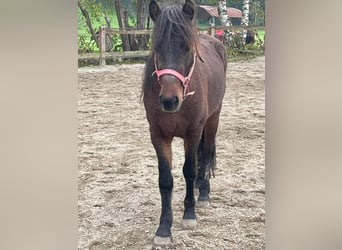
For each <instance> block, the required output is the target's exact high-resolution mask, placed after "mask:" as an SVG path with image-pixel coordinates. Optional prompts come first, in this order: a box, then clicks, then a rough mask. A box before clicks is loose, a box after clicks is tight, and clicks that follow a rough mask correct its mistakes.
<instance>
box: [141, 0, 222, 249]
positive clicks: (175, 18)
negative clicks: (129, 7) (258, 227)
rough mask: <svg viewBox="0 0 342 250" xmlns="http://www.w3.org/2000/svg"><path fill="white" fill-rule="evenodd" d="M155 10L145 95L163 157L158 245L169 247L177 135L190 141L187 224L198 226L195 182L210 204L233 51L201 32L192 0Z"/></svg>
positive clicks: (156, 145)
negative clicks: (228, 53)
mask: <svg viewBox="0 0 342 250" xmlns="http://www.w3.org/2000/svg"><path fill="white" fill-rule="evenodd" d="M149 13H150V17H151V19H152V21H153V22H154V28H153V34H152V46H151V53H150V55H149V58H148V59H147V62H146V65H145V71H144V77H143V84H142V99H143V103H144V107H145V110H146V118H147V120H148V123H149V129H150V137H151V142H152V145H153V147H154V149H155V151H156V154H157V158H158V170H159V190H160V195H161V205H162V208H161V216H160V224H159V227H158V229H157V231H156V233H155V237H154V243H155V244H157V245H164V244H170V243H171V226H172V220H173V218H172V208H171V194H172V189H173V177H172V173H171V166H172V151H171V143H172V140H173V138H174V137H180V138H183V140H184V151H185V162H184V165H183V175H184V177H185V182H186V194H185V199H184V215H183V220H182V224H183V226H184V227H185V228H190V229H191V228H194V227H195V226H196V224H197V219H196V215H195V204H196V201H195V198H194V188H195V182H196V184H197V185H198V188H199V197H198V200H197V202H198V203H199V202H203V203H207V204H208V203H209V200H210V197H209V193H210V183H209V179H210V177H211V175H212V174H214V172H213V171H214V168H215V164H216V148H215V137H216V132H217V128H218V123H219V115H220V111H221V106H222V100H223V97H224V93H225V89H226V68H227V55H226V50H225V47H224V46H223V45H222V43H221V42H220V41H219V40H217V39H215V38H213V37H211V36H209V35H205V34H198V33H197V32H196V30H195V28H194V26H193V20H194V15H195V4H194V3H193V2H192V1H191V0H186V1H185V3H184V5H169V6H165V7H163V8H161V7H160V6H159V5H158V4H157V2H156V1H155V0H152V1H151V2H150V3H149Z"/></svg>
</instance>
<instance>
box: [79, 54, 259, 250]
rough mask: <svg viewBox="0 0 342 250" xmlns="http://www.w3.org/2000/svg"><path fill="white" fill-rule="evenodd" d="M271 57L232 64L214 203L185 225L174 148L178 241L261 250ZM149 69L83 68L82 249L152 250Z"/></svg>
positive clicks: (155, 218)
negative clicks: (145, 90) (145, 97)
mask: <svg viewBox="0 0 342 250" xmlns="http://www.w3.org/2000/svg"><path fill="white" fill-rule="evenodd" d="M264 65H265V58H264V57H257V58H255V59H252V60H249V61H241V62H232V63H229V64H228V72H227V82H228V86H227V92H226V95H225V98H224V102H223V108H222V112H221V118H220V124H219V130H218V134H217V170H216V177H215V178H213V179H212V180H211V183H212V184H211V199H212V201H211V205H210V207H209V208H199V209H197V216H198V219H199V224H198V226H197V228H196V229H195V230H184V229H182V227H181V218H182V215H183V199H184V195H185V181H184V177H183V174H182V165H183V160H184V156H183V144H182V140H181V139H178V138H176V139H175V140H174V142H173V157H174V160H173V170H172V172H173V176H174V190H173V202H172V204H173V209H174V224H173V227H172V237H173V241H172V244H171V245H170V246H169V247H167V248H166V249H265V159H264V157H265V147H264V144H265V109H264V108H265V81H264V80H265V72H264V70H265V68H264ZM143 68H144V65H142V64H134V65H115V66H104V67H85V68H80V69H79V72H78V73H79V103H78V105H79V111H78V112H79V202H78V209H79V233H78V237H79V249H82V250H88V249H89V250H95V249H96V250H100V249H101V250H102V249H137V250H138V249H139V250H141V249H154V248H153V246H152V241H153V237H154V233H155V230H156V229H157V227H158V222H159V215H160V207H161V204H160V195H159V189H158V169H157V159H156V156H155V152H154V149H153V148H152V145H151V142H150V138H149V132H148V124H147V120H146V118H145V110H144V107H143V104H142V102H141V100H140V88H141V79H142V73H143Z"/></svg>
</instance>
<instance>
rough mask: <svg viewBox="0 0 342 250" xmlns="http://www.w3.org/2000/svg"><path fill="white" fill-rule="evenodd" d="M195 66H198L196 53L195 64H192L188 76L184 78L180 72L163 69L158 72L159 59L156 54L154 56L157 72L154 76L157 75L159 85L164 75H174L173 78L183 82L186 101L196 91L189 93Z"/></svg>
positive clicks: (154, 72)
mask: <svg viewBox="0 0 342 250" xmlns="http://www.w3.org/2000/svg"><path fill="white" fill-rule="evenodd" d="M195 64H196V53H195V54H194V62H193V64H192V66H191V69H190V71H189V74H188V76H185V77H184V76H183V75H182V74H180V73H179V72H177V71H176V70H174V69H161V70H158V67H157V58H156V54H154V68H155V71H153V73H152V76H153V75H154V74H156V75H157V77H158V82H159V84H160V80H159V79H160V77H161V76H163V75H173V76H175V77H177V78H178V79H179V80H180V81H181V83H182V85H183V87H184V92H183V98H184V99H185V97H187V96H190V95H193V94H195V91H191V92H189V82H190V79H191V76H192V73H193V72H194V68H195Z"/></svg>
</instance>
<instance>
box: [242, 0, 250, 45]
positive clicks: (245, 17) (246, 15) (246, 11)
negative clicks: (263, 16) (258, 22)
mask: <svg viewBox="0 0 342 250" xmlns="http://www.w3.org/2000/svg"><path fill="white" fill-rule="evenodd" d="M248 20H249V0H243V6H242V18H241V26H248ZM241 33H242V42H243V44H245V42H246V37H247V30H246V29H244V30H242V32H241Z"/></svg>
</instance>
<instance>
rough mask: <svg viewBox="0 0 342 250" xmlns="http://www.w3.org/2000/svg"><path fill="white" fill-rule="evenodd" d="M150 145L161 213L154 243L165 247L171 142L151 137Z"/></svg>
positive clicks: (167, 241)
mask: <svg viewBox="0 0 342 250" xmlns="http://www.w3.org/2000/svg"><path fill="white" fill-rule="evenodd" d="M151 139H152V144H153V146H154V148H155V150H156V153H157V157H158V170H159V191H160V196H161V205H162V211H161V215H160V222H159V227H158V230H157V231H156V233H155V238H154V243H155V244H157V245H167V244H170V243H171V226H172V207H171V195H172V188H173V177H172V174H171V164H172V152H171V141H172V139H170V140H165V139H162V138H160V137H155V136H151Z"/></svg>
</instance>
